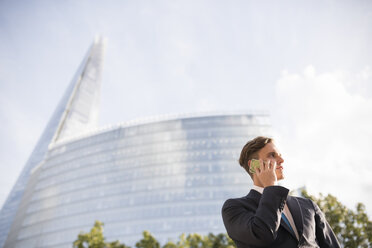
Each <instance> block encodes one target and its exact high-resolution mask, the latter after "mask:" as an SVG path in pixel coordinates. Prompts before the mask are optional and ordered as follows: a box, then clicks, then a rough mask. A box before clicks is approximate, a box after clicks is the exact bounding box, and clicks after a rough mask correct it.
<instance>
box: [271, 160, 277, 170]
mask: <svg viewBox="0 0 372 248" xmlns="http://www.w3.org/2000/svg"><path fill="white" fill-rule="evenodd" d="M276 166H277V163H276V161H273V163H272V167H273V170H274V171H275V170H276Z"/></svg>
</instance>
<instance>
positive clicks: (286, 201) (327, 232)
mask: <svg viewBox="0 0 372 248" xmlns="http://www.w3.org/2000/svg"><path fill="white" fill-rule="evenodd" d="M252 159H257V160H259V163H260V167H259V168H257V169H256V170H255V172H253V173H252V171H250V170H249V168H250V166H251V162H252ZM283 162H284V160H283V158H282V155H281V154H280V152H279V150H278V148H277V147H276V146H275V143H274V141H273V139H271V138H268V137H261V136H260V137H256V138H255V139H253V140H251V141H249V142H248V143H247V144H246V145H245V146H244V147H243V149H242V152H241V155H240V159H239V163H240V165H241V166H242V167H243V168H244V169H245V170H246V171H247V172H248V174H249V175H250V176H251V178H252V180H253V189H251V191H250V192H249V193H248V195H247V196H244V197H241V198H235V199H229V200H227V201H226V202H225V203H224V205H223V207H222V218H223V222H224V224H225V227H226V230H227V233H228V234H229V236H230V237H231V238H232V239H233V240H234V242H235V244H236V246H237V247H238V248H249V247H283V248H291V247H321V248H323V247H340V244H339V243H338V241H337V238H336V236H335V234H334V233H333V231H332V228H331V227H330V226H329V224H328V222H327V220H326V219H325V217H324V214H323V213H322V212H321V210H320V209H319V207H318V206H317V205H316V204H315V203H314V202H312V201H311V200H309V199H306V198H301V197H293V196H289V195H288V192H289V190H288V189H286V188H285V187H282V186H278V185H277V181H279V180H281V179H283V178H284V173H283Z"/></svg>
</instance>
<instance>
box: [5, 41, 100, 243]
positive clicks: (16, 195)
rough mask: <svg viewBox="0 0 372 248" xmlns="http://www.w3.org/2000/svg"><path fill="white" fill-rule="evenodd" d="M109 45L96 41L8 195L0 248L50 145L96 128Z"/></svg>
mask: <svg viewBox="0 0 372 248" xmlns="http://www.w3.org/2000/svg"><path fill="white" fill-rule="evenodd" d="M105 44H106V39H103V38H101V37H98V36H97V37H96V38H95V39H94V42H93V44H92V46H91V47H90V49H89V51H88V53H87V55H86V56H85V58H84V60H83V62H82V63H81V65H80V67H79V69H78V70H77V72H76V74H75V76H74V77H73V79H72V81H71V83H70V85H69V87H68V88H67V90H66V92H65V94H64V96H63V97H62V99H61V101H60V102H59V104H58V106H57V108H56V109H55V111H54V113H53V115H52V117H51V118H50V120H49V123H48V125H47V126H46V128H45V129H44V132H43V133H42V135H41V137H40V138H39V141H38V143H37V145H36V146H35V148H34V150H33V151H32V153H31V155H30V157H29V159H28V161H27V162H26V164H25V166H24V168H23V170H22V172H21V175H20V176H19V177H18V179H17V182H16V183H15V185H14V186H13V188H12V190H11V192H10V194H9V195H8V198H7V199H6V201H5V203H4V205H3V207H2V209H1V211H0V247H3V245H4V243H5V240H6V238H7V235H8V233H9V230H10V227H11V225H12V222H13V219H14V217H15V215H16V213H17V209H18V206H19V204H20V202H21V200H22V196H23V193H24V190H25V187H26V185H27V182H28V180H29V177H30V174H32V171H33V169H34V168H35V167H37V166H38V165H41V164H42V163H43V160H44V158H45V156H46V155H47V153H48V147H49V145H50V144H53V143H55V142H57V141H59V140H61V139H65V138H68V137H71V136H73V135H75V134H77V133H81V132H82V131H84V130H87V129H90V128H93V127H95V126H96V124H97V121H98V107H99V106H98V105H99V95H100V88H101V87H100V84H101V75H102V69H103V56H104V52H105Z"/></svg>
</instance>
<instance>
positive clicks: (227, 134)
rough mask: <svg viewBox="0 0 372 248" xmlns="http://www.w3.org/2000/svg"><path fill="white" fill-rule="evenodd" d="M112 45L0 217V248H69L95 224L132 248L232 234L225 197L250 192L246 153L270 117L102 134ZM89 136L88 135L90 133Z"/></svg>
mask: <svg viewBox="0 0 372 248" xmlns="http://www.w3.org/2000/svg"><path fill="white" fill-rule="evenodd" d="M104 44H105V42H104V40H102V39H96V40H95V42H94V44H93V45H92V47H91V48H90V50H89V51H88V54H87V56H86V58H85V59H84V60H83V63H82V65H81V67H80V68H79V70H78V72H77V73H76V75H75V77H74V78H73V80H72V82H71V84H70V86H69V88H68V89H67V91H66V93H65V96H64V97H63V99H62V100H61V102H60V104H59V105H58V107H57V109H56V111H55V113H54V115H53V116H52V118H51V120H50V122H49V124H48V125H47V127H46V129H45V131H44V133H43V134H42V137H41V138H40V141H39V142H38V144H37V146H36V148H35V150H34V151H33V153H32V154H31V156H30V159H29V160H28V162H27V163H26V165H25V167H24V169H23V171H22V173H21V175H20V177H19V179H18V180H17V182H16V184H15V186H14V187H13V189H12V191H11V193H10V194H9V196H8V198H7V200H6V202H5V204H4V206H3V208H2V210H1V212H0V242H1V243H0V246H3V247H27V248H29V247H71V246H72V242H73V241H74V240H75V239H76V238H77V235H78V234H79V232H80V231H88V230H89V229H90V228H91V227H92V225H93V223H94V221H95V220H100V221H102V222H104V223H105V232H104V233H105V236H106V238H107V240H109V241H111V240H117V239H118V240H120V241H121V242H123V243H125V244H127V245H131V246H133V245H134V243H135V242H136V241H138V240H139V239H140V238H141V234H142V231H144V230H148V231H150V232H151V233H153V234H154V236H155V237H156V238H157V239H158V240H159V241H161V242H162V244H164V243H165V242H166V241H167V240H168V239H169V238H171V239H173V240H176V239H177V237H178V236H179V235H180V234H181V233H195V232H196V233H200V234H207V233H209V232H213V233H221V232H225V229H224V226H223V223H222V218H221V215H220V211H221V207H222V204H223V202H224V200H226V199H227V198H230V197H237V196H241V195H244V194H246V193H247V192H248V191H249V188H250V186H251V180H250V179H249V176H248V174H246V173H244V171H243V169H242V168H240V166H239V164H238V162H237V160H238V158H239V154H240V150H241V148H242V147H243V145H244V144H245V143H246V142H247V141H248V140H249V139H251V138H253V137H255V136H257V135H268V134H270V126H269V121H268V119H269V117H268V115H267V114H263V113H209V114H203V115H201V114H195V115H178V116H167V117H158V118H155V119H147V120H142V121H136V122H128V123H124V124H120V125H116V126H112V127H110V128H97V127H96V126H95V123H96V120H97V117H98V114H97V106H98V102H99V101H98V100H99V89H100V81H101V74H102V65H103V54H104V47H105V45H104ZM87 129H89V130H91V131H90V132H87V131H86V130H87Z"/></svg>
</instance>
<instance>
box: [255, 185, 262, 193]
mask: <svg viewBox="0 0 372 248" xmlns="http://www.w3.org/2000/svg"><path fill="white" fill-rule="evenodd" d="M253 189H254V190H256V191H257V192H258V193H260V194H262V193H263V190H264V188H262V187H260V186H257V185H253Z"/></svg>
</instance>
